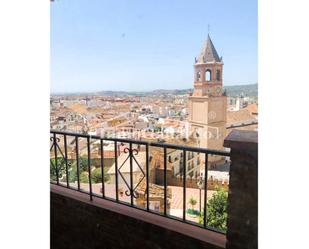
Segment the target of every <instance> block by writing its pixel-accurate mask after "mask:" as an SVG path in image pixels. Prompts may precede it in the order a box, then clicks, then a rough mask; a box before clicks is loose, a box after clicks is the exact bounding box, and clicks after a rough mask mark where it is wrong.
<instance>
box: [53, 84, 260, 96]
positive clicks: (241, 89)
mask: <svg viewBox="0 0 309 249" xmlns="http://www.w3.org/2000/svg"><path fill="white" fill-rule="evenodd" d="M224 89H226V92H227V95H228V96H231V97H237V96H241V95H243V96H254V97H257V95H258V85H257V84H248V85H233V86H224ZM191 92H193V89H174V90H165V89H157V90H153V91H142V92H133V91H132V92H129V91H100V92H88V93H86V92H85V93H82V92H79V93H70V94H60V93H59V94H52V95H54V96H55V95H56V96H61V95H62V96H74V95H75V96H85V95H101V96H114V97H117V96H118V97H123V96H154V95H167V94H171V95H184V94H189V93H191Z"/></svg>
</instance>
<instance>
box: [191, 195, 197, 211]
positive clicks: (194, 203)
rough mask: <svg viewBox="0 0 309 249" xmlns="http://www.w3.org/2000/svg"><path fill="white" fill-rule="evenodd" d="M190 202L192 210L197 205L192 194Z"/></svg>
mask: <svg viewBox="0 0 309 249" xmlns="http://www.w3.org/2000/svg"><path fill="white" fill-rule="evenodd" d="M189 203H190V205H191V207H192V210H194V206H195V205H196V203H197V201H196V200H195V199H194V198H193V197H192V196H191V197H190V199H189Z"/></svg>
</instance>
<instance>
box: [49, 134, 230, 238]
mask: <svg viewBox="0 0 309 249" xmlns="http://www.w3.org/2000/svg"><path fill="white" fill-rule="evenodd" d="M50 133H51V135H52V136H51V137H50V140H51V141H52V145H51V148H50V151H51V152H52V151H53V152H54V158H55V160H54V162H52V160H51V164H54V165H53V166H55V168H56V174H55V176H56V181H55V182H52V181H51V183H52V184H56V185H59V186H64V187H67V188H70V189H74V190H77V191H80V192H83V193H85V191H84V190H82V189H81V186H80V171H79V166H80V164H79V139H78V138H85V139H86V141H87V168H88V178H89V182H88V184H89V192H86V193H87V194H89V196H90V200H92V199H93V196H96V197H99V198H102V199H106V200H112V199H111V198H109V197H107V196H106V194H105V183H104V146H103V141H104V140H106V141H113V142H114V153H115V154H114V156H115V196H116V198H115V199H114V200H112V201H115V202H117V203H120V204H125V205H129V206H131V207H134V208H138V209H140V210H144V211H147V212H151V213H155V214H158V215H161V216H165V217H167V218H172V219H175V220H179V221H182V222H185V223H188V224H192V225H195V226H199V227H204V228H206V229H208V230H212V231H215V232H218V233H222V234H225V232H224V231H221V230H218V229H216V228H213V227H209V226H207V219H206V207H207V205H206V200H207V173H208V163H209V160H208V155H218V156H227V157H229V156H230V153H229V152H227V151H220V150H211V149H207V148H196V147H190V146H183V145H176V144H167V143H158V142H148V141H142V140H133V139H122V138H110V137H100V136H93V135H88V134H79V133H72V132H66V131H57V130H51V131H50ZM57 135H58V136H59V135H60V136H64V142H63V145H64V153H63V152H62V150H61V147H60V146H59V142H60V139H59V138H58V137H57ZM68 136H70V137H71V136H72V137H74V138H75V150H76V151H75V153H76V165H77V169H76V170H77V189H76V188H72V187H71V186H70V183H69V179H68V151H67V146H68V144H67V137H68ZM92 139H95V140H99V141H100V153H99V154H100V155H99V158H100V167H101V178H102V179H101V180H102V191H101V192H102V195H97V194H96V193H93V191H92V182H91V174H92V172H91V148H90V145H91V140H92ZM117 143H119V144H122V143H126V144H129V146H128V147H126V148H125V149H124V153H127V154H128V156H127V159H126V160H125V161H124V163H125V162H126V161H127V160H129V164H130V181H129V183H128V182H126V180H125V179H124V177H123V176H122V174H121V172H120V169H121V167H122V165H123V164H122V165H120V166H119V165H118V159H117V158H118V156H119V154H118V146H117ZM132 145H144V146H145V151H146V165H145V169H142V167H141V166H140V165H139V163H138V162H137V160H136V158H135V155H137V154H138V150H137V149H135V148H133V147H132ZM151 146H152V147H160V148H162V149H163V157H164V158H163V159H164V160H163V161H164V168H163V173H164V175H163V190H164V210H163V213H160V212H159V213H156V212H154V211H152V210H150V208H149V202H150V200H149V188H150V186H149V185H150V184H149V183H150V180H149V174H150V173H149V171H150V165H149V164H150V163H149V148H150V147H151ZM167 149H175V150H180V151H182V153H183V160H182V166H183V176H184V177H183V185H182V188H183V215H182V216H183V217H182V218H178V217H172V216H170V215H169V214H168V212H167V203H168V200H167V199H168V191H167V189H168V184H167V162H168V160H167ZM187 152H197V153H202V154H201V155H203V154H204V155H205V165H204V170H205V180H204V181H205V184H204V186H205V188H204V209H203V212H204V219H203V225H200V224H198V223H193V222H191V221H189V220H187V219H186V189H187V187H186V171H187V165H186V164H187V160H186V158H187ZM59 156H60V158H61V157H62V158H63V159H64V160H63V161H64V166H65V172H66V185H63V184H60V182H59V171H60V169H59V168H61V166H63V165H59V162H58V159H59ZM133 161H135V163H136V164H137V165H138V167H140V169H141V172H142V179H141V180H140V181H138V183H137V184H136V185H135V186H134V183H133ZM200 167H201V166H200ZM144 170H145V171H146V172H145V171H144ZM118 175H119V176H120V177H121V178H122V180H123V181H124V182H125V184H126V186H127V188H128V190H127V191H126V192H125V194H126V195H127V196H130V203H124V202H123V201H121V200H119V193H118V192H119V191H118V187H119V184H118V181H119V176H118ZM144 179H145V181H146V189H145V195H146V197H145V196H144V197H145V198H146V205H145V209H141V208H139V207H137V206H136V205H134V199H133V198H136V196H135V190H136V188H137V187H138V185H139V184H140V183H141V182H142V180H144ZM200 201H201V200H200Z"/></svg>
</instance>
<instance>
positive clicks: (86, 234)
mask: <svg viewBox="0 0 309 249" xmlns="http://www.w3.org/2000/svg"><path fill="white" fill-rule="evenodd" d="M118 205H120V204H118ZM139 212H143V211H139ZM165 219H166V218H165ZM51 248H52V249H62V248H63V249H124V248H128V249H130V248H132V249H134V248H143V249H148V248H149V249H150V248H153V249H174V248H177V249H190V248H192V249H193V248H194V249H199V248H201V249H219V248H221V249H222V247H218V246H215V245H213V244H210V243H206V242H204V241H201V240H198V239H195V238H192V237H189V236H185V235H183V234H181V233H177V232H174V231H171V230H168V229H165V228H162V227H160V226H157V225H154V224H150V223H147V222H144V221H142V220H137V219H135V218H132V217H129V216H126V215H122V214H119V213H116V212H112V211H109V210H106V209H103V208H100V207H97V206H95V205H92V204H89V203H85V202H82V201H79V200H76V199H73V198H69V197H66V196H64V195H60V194H57V193H53V192H51Z"/></svg>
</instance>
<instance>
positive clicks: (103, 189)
mask: <svg viewBox="0 0 309 249" xmlns="http://www.w3.org/2000/svg"><path fill="white" fill-rule="evenodd" d="M103 149H104V148H103V139H100V150H101V177H102V196H103V198H105V184H104V150H103Z"/></svg>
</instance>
